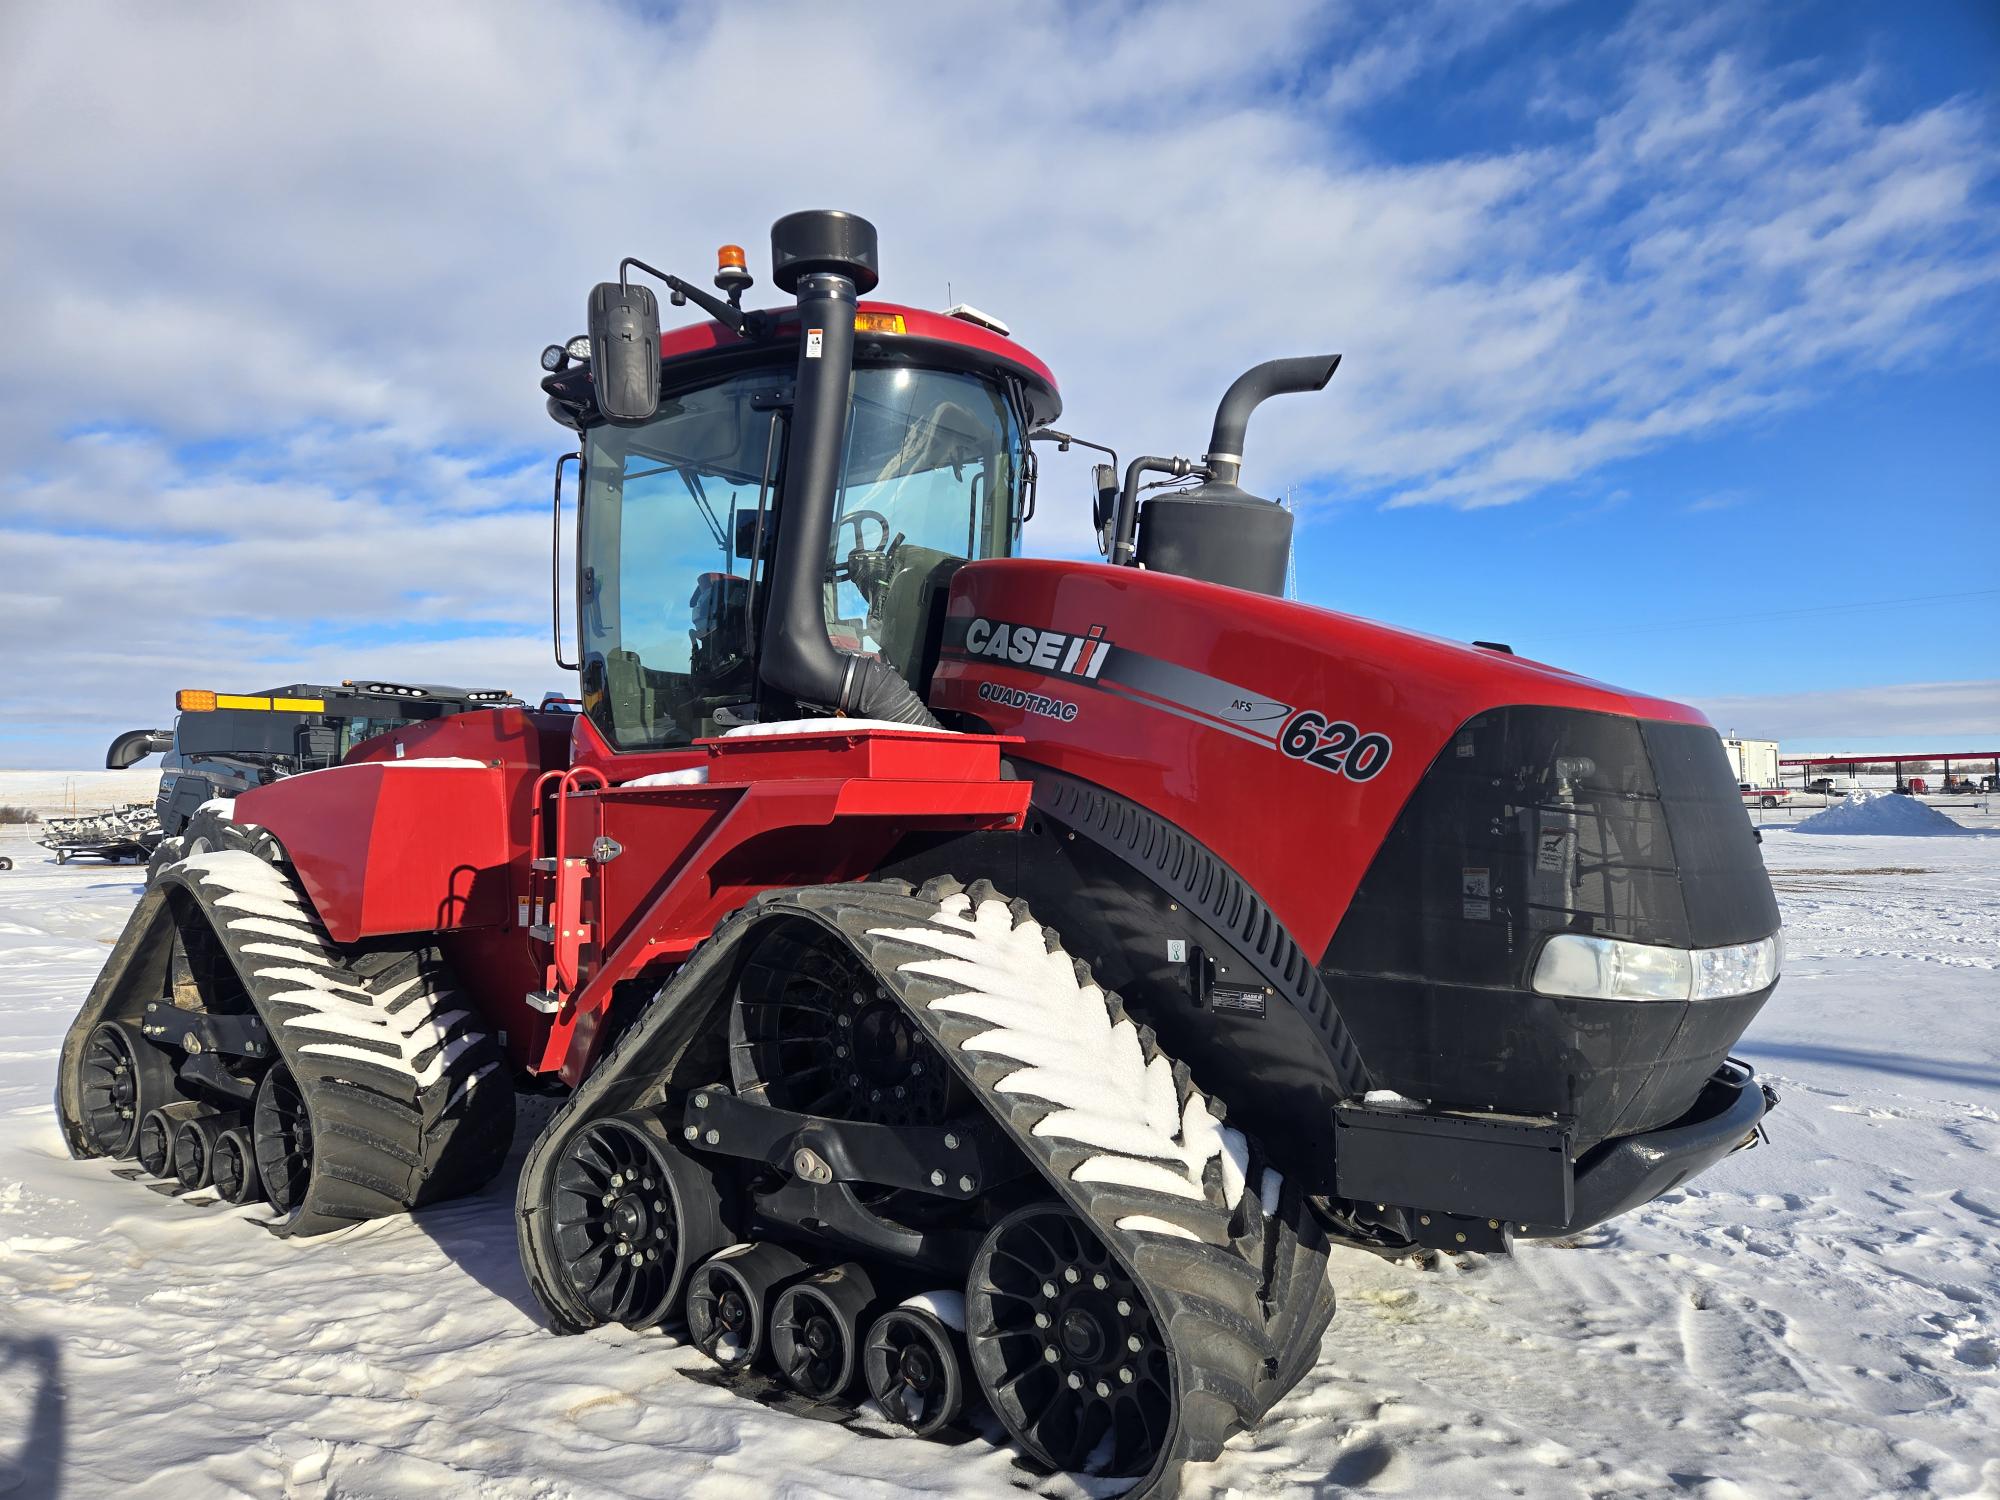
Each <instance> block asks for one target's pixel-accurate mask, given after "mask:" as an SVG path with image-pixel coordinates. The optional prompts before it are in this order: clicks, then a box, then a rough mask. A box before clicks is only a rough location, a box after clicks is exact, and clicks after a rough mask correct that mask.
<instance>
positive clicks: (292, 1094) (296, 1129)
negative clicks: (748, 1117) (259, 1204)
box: [250, 1063, 313, 1216]
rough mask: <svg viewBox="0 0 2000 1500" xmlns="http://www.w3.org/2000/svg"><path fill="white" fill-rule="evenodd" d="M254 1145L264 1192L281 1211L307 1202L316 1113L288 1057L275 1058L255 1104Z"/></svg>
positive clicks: (294, 1210) (252, 1121)
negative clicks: (288, 1064)
mask: <svg viewBox="0 0 2000 1500" xmlns="http://www.w3.org/2000/svg"><path fill="white" fill-rule="evenodd" d="M250 1146H251V1153H252V1154H253V1155H254V1156H255V1157H256V1159H257V1176H258V1178H259V1179H260V1180H261V1181H262V1182H263V1184H264V1195H265V1197H267V1198H269V1199H270V1200H271V1206H272V1207H273V1208H275V1209H276V1210H277V1211H278V1212H279V1214H280V1215H284V1216H289V1215H292V1214H296V1213H297V1212H299V1210H300V1209H301V1208H303V1207H304V1206H305V1201H306V1189H307V1187H308V1186H310V1184H311V1182H312V1163H313V1133H312V1117H311V1115H309V1114H308V1113H307V1111H306V1097H305V1094H304V1093H303V1092H301V1090H300V1089H299V1085H298V1081H297V1080H296V1079H294V1078H293V1077H292V1072H291V1069H289V1068H287V1067H286V1066H285V1065H284V1064H283V1063H273V1064H272V1065H271V1067H270V1069H269V1071H267V1072H266V1073H265V1074H264V1078H263V1081H262V1082H260V1083H259V1084H258V1085H257V1097H256V1100H255V1102H254V1103H252V1105H251V1106H250Z"/></svg>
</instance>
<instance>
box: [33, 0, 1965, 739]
mask: <svg viewBox="0 0 2000 1500" xmlns="http://www.w3.org/2000/svg"><path fill="white" fill-rule="evenodd" d="M820 14H821V13H820V12H818V11H816V10H815V9H814V8H812V7H809V6H804V5H800V6H796V7H793V6H786V5H782V4H780V5H770V6H759V7H706V6H687V7H672V6H660V5H646V6H644V7H637V8H635V7H630V6H623V5H619V4H613V3H608V0H594V3H582V4H577V5H573V6H568V7H562V8H554V7H545V6H537V5H531V4H527V3H525V0H524V3H519V4H509V3H493V4H481V5H476V6H475V5H470V4H467V5H438V6H430V7H423V8H420V9H419V8H410V7H403V6H392V5H388V4H380V5H370V4H358V5H354V6H343V7H326V8H313V9H310V10H308V9H303V8H302V9H298V10H279V9H277V8H269V9H265V8H256V9H252V10H247V11H246V10H244V9H242V8H240V7H233V6H220V5H215V6H205V5H199V4H190V5H186V6H175V7H152V8H145V9H139V10H135V9H132V8H129V7H118V8H116V9H111V8H100V7H97V6H94V5H91V4H88V3H79V4H66V5H61V6H56V5H49V6H43V7H19V8H10V9H9V10H8V12H7V15H6V18H5V19H4V20H0V131H4V132H5V135H6V138H7V139H8V140H9V141H11V142H25V143H27V146H28V149H25V150H19V149H17V150H10V151H9V152H8V153H6V154H5V158H4V160H0V210H4V211H0V326H5V327H7V328H8V329H9V330H10V331H11V332H12V334H13V346H14V348H15V350H16V351H17V357H16V358H15V359H13V360H11V361H9V362H8V366H7V368H6V369H5V370H0V556H4V559H5V561H6V564H7V566H6V567H5V568H4V569H0V619H5V620H6V621H7V622H8V623H7V626H6V629H7V631H8V634H9V637H10V641H11V643H13V644H15V645H16V647H17V649H15V650H13V651H9V652H6V653H0V766H84V765H89V764H92V763H95V762H96V761H97V759H98V758H99V756H100V755H101V751H102V746H103V744H104V742H105V740H106V739H107V738H108V736H109V734H110V733H111V732H114V731H116V730H118V729H123V728H127V727H131V726H132V725H136V724H142V723H153V722H163V721H164V719H165V717H166V715H167V713H168V711H169V703H170V695H171V691H172V689H173V688H174V687H176V686H182V685H200V686H216V687H222V688H231V687H238V688H240V687H250V686H256V685H262V684H266V683H270V682H277V681H283V680H288V679H292V678H300V677H313V676H319V675H324V674H331V675H332V676H334V677H342V676H350V675H357V674H360V673H364V672H365V673H368V674H371V675H383V676H405V677H420V678H426V679H431V680H458V681H469V682H474V683H477V684H498V685H506V686H511V687H513V688H515V689H516V690H517V691H525V692H535V691H539V690H540V689H541V688H543V687H545V686H556V685H560V683H561V678H560V677H559V676H558V675H557V674H556V672H555V671H554V669H553V667H552V665H550V663H549V656H548V648H547V644H546V642H547V630H548V623H547V622H548V600H547V592H546V590H547V582H546V580H547V564H548V555H547V545H548V542H547V521H546V504H547V498H546V497H547V474H548V465H549V463H550V462H551V461H552V459H553V457H554V455H555V454H556V453H557V452H558V451H559V449H560V447H561V446H562V445H561V443H560V441H559V433H558V431H557V429H555V428H554V427H553V426H552V425H551V424H550V423H548V421H547V420H546V418H545V417H544V416H543V415H542V412H541V398H540V393H539V392H538V391H537V390H536V388H535V381H536V378H537V376H538V374H539V372H538V370H537V369H536V368H535V363H534V361H535V355H536V353H537V351H538V350H539V349H540V348H541V346H542V345H543V344H544V343H547V342H549V341H551V340H553V339H561V338H564V337H567V336H568V335H569V334H571V333H574V332H576V331H578V327H579V326H580V324H581V307H580V303H581V300H582V298H583V295H584V293H585V291H586V290H587V289H588V287H589V285H590V284H591V283H592V282H594V281H596V280H598V279H600V278H601V277H603V276H604V275H606V274H608V273H609V271H610V270H611V268H612V267H613V266H615V264H616V260H617V257H618V256H620V255H622V254H627V253H631V254H639V255H643V256H645V257H646V258H647V259H650V260H654V261H655V262H664V263H666V264H669V265H673V266H677V267H680V268H682V269H683V270H684V271H685V272H689V273H699V272H701V271H702V270H703V269H704V268H705V266H706V264H707V261H708V256H709V254H710V252H711V249H712V247H713V245H714V244H715V243H717V242H719V241H721V240H724V239H730V240H736V241H739V242H742V243H744V244H746V245H750V246H752V247H761V245H762V243H763V241H764V237H765V236H764V231H765V228H766V226H767V225H768V224H769V222H770V221H771V219H773V218H774V217H776V216H777V215H778V214H779V213H781V212H784V211H787V210H789V209H792V208H796V207H800V206H806V205H816V204H838V205H840V206H845V207H850V208H853V209H855V210H857V211H860V212H862V213H865V214H867V215H869V216H870V217H871V218H873V219H874V220H875V221H876V222H877V223H878V225H880V227H881V229H882V233H883V246H884V261H885V283H884V287H883V294H884V295H885V296H890V297H894V298H897V299H898V300H905V301H910V302H914V303H917V304H919V305H942V304H943V302H944V301H945V296H946V287H947V285H949V286H950V287H951V295H952V296H953V297H954V298H957V299H961V300H967V301H971V302H973V303H976V304H978V305H980V306H982V307H987V308H990V309H991V310H993V311H995V312H997V313H999V314H1000V315H1001V316H1003V317H1006V318H1007V319H1008V320H1009V321H1010V322H1011V323H1012V324H1013V325H1014V327H1015V329H1016V331H1017V333H1018V334H1019V335H1020V336H1021V337H1022V338H1023V340H1024V341H1025V342H1027V343H1028V344H1030V346H1031V347H1034V348H1035V349H1036V350H1037V351H1038V352H1040V353H1042V354H1043V355H1044V356H1045V357H1046V358H1048V360H1049V361H1050V363H1051V364H1052V365H1053V366H1054V367H1055V369H1056V371H1057V374H1058V376H1059V378H1060V379H1061V381H1062V384H1063V388H1064V393H1065V398H1066V401H1067V404H1068V409H1067V411H1066V413H1065V416H1064V423H1063V425H1065V426H1067V427H1070V428H1071V429H1072V430H1075V431H1077V432H1079V433H1084V434H1088V435H1091V436H1095V437H1099V438H1102V439H1105V440H1108V441H1111V442H1113V443H1115V444H1116V445H1118V446H1119V447H1120V448H1121V449H1123V450H1124V451H1126V452H1127V453H1131V452H1136V451H1148V452H1176V451H1179V452H1187V453H1198V452H1199V451H1200V448H1201V445H1202V442H1203V439H1204V438H1205V436H1206V431H1207V418H1208V415H1209V413H1210V411H1211V410H1212V406H1213V403H1214V400H1215V399H1216V396H1217V395H1218V394H1219V393H1220V391H1221V389H1222V387H1223V386H1224V385H1225V384H1226V383H1227V382H1228V380H1229V378H1230V377H1231V376H1233V375H1234V374H1235V373H1236V372H1237V371H1238V370H1240V369H1241V368H1243V367H1245V366H1247V365H1248V364H1250V363H1253V362H1255V361H1256V360H1258V359H1262V358H1267V357H1270V356H1272V355H1276V354H1288V353H1302V352H1310V351H1316V350H1319V349H1329V350H1340V351H1341V352H1343V353H1344V355H1345V356H1346V359H1345V363H1344V364H1343V366H1342V368H1341V371H1340V373H1339V374H1338V375H1337V376H1336V377H1335V380H1334V382H1333V384H1332V385H1331V386H1330V387H1329V389H1328V390H1327V392H1326V393H1325V394H1324V395H1322V396H1319V397H1315V398H1310V399H1307V398H1290V399H1288V400H1286V401H1283V402H1277V403H1273V404H1272V405H1271V406H1270V407H1268V408H1266V409H1265V411H1264V412H1262V413H1260V414H1259V416H1258V418H1257V420H1256V423H1255V424H1254V425H1253V427H1252V432H1251V442H1250V448H1249V463H1248V465H1247V467H1246V470H1245V475H1244V478H1245V482H1246V483H1247V484H1248V485H1250V486H1251V487H1252V488H1255V489H1259V490H1262V491H1264V492H1266V493H1273V492H1282V491H1287V490H1289V491H1291V492H1292V493H1293V494H1294V496H1295V498H1296V500H1297V502H1298V504H1299V507H1300V511H1301V522H1302V524H1301V531H1300V570H1299V571H1300V578H1301V594H1302V596H1303V597H1305V598H1306V599H1308V600H1310V601H1312V602H1316V603H1324V604H1327V605H1331V606H1333V607H1337V608H1343V609H1351V610H1354V611H1357V612H1360V613H1365V614H1370V615H1374V616H1377V617H1380V618H1384V619H1388V620H1392V621H1396V622H1399V623H1406V624H1409V625H1413V626H1417V627H1419V628H1423V629H1427V630H1432V631H1436V632H1439V633H1442V634H1447V635H1452V636H1457V637H1461V638H1471V637H1480V638H1486V639H1501V640H1507V641H1510V642H1512V643H1513V644H1514V645H1515V646H1516V647H1517V648H1519V649H1521V650H1522V651H1524V652H1528V653H1531V654H1535V655H1540V656H1543V657H1545V658H1547V659H1549V660H1553V661H1557V662H1559V663H1562V664H1564V665H1566V666H1570V667H1573V668H1575V669H1577V670H1581V671H1585V672H1589V673H1592V674H1594V675H1598V676H1603V677H1606V678H1609V679H1612V680H1615V681H1619V682H1622V683H1626V684H1628V685H1630V686H1634V687H1639V688H1644V689H1648V690H1652V691H1657V692H1661V693H1664V694H1667V695H1670V696H1676V697H1681V698H1685V699H1688V700H1690V701H1693V702H1695V703H1697V704H1700V705H1702V706H1703V707H1704V708H1705V709H1707V710H1708V711H1709V712H1710V714H1711V716H1712V717H1713V718H1715V719H1716V721H1717V722H1718V723H1719V724H1721V725H1723V726H1724V727H1734V728H1736V729H1739V730H1741V731H1742V732H1744V733H1747V734H1769V735H1773V736H1777V737H1780V738H1783V739H1784V740H1786V741H1787V742H1788V743H1790V744H1793V745H1795V746H1798V747H1800V748H1825V749H1831V748H1839V747H1844V746H1851V747H1855V748H1873V747H1876V746H1887V745H1891V744H1896V743H1904V744H1907V743H1909V742H1911V741H1912V740H1922V741H1924V744H1923V745H1921V746H1919V747H1918V748H1957V747H1958V746H1960V745H1968V746H1969V745H1970V742H1971V741H1972V740H1979V741H1982V742H1993V741H2000V650H1996V647H1995V641H1996V639H1997V638H2000V628H1997V627H2000V592H1997V591H2000V577H1996V572H2000V570H1996V569H1995V567H1994V559H1995V557H1996V555H2000V554H1997V552H1996V541H2000V525H1996V523H1995V520H1994V517H1995V515H1996V514H2000V503H1996V501H2000V494H1996V490H2000V478H1996V475H2000V462H1996V460H2000V439H1996V437H1995V435H1994V432H1995V429H1996V428H2000V423H1996V422H1995V421H1994V420H1993V418H1992V415H1991V414H1992V413H1993V412H1995V411H2000V359H1997V358H1996V355H1995V353H1994V352H1993V349H1992V346H1991V333H1992V330H1993V329H1994V328H1995V326H1996V325H2000V319H1996V316H1995V314H1996V312H2000V183H1996V181H1995V176H1996V167H2000V151H1997V150H1996V149H1995V148H1996V145H2000V129H1996V111H2000V99H1996V97H1995V93H1996V88H1995V85H1996V81H2000V12H1996V11H1995V9H1994V8H1993V7H1992V6H1991V5H1990V4H1986V3H1983V0H1934V3H1927V4H1924V5H1920V6H1914V7H1904V8H1900V9H1898V10H1895V11H1893V12H1891V11H1885V10H1883V9H1881V8H1879V7H1871V6H1865V5H1860V4H1839V5H1835V4H1803V3H1795V4H1773V5H1768V6H1761V7H1756V8H1749V7H1735V6H1716V7H1713V8H1708V9H1703V8H1701V7H1697V6H1692V5H1683V4H1676V5H1648V4H1611V3H1595V0H1591V3H1585V0H1576V3H1558V0H1486V3H1478V4H1470V3H1468V4H1444V3H1431V4H1422V3H1418V4H1397V5H1389V4H1315V5H1304V4H1293V3H1288V0H1247V3H1244V4H1239V5H1232V6H1227V7H1223V6H1213V5H1199V4H1178V5H1175V4H1169V5H1155V6H1147V7H1137V6H1112V5H1063V4H1055V3H1043V4H1028V5H1024V6H1021V7H1011V8H1009V7H979V8H955V7H935V6H919V5H914V4H911V5H883V6H875V7H869V8H867V10H866V11H865V12H862V11H856V12H853V13H850V14H849V15H848V16H847V17H846V22H845V25H844V27H843V29H842V30H841V31H840V32H839V33H838V34H835V35H832V36H825V35H824V28H823V26H819V25H818V23H817V22H816V21H815V19H814V18H815V17H816V16H818V15H820ZM808 26H812V27H815V28H816V30H815V34H816V35H821V36H822V37H823V45H824V47H825V49H826V50H825V51H824V52H823V53H819V54H815V55H812V56H808V55H807V53H806V52H804V51H803V50H802V49H799V48H798V47H797V46H796V45H795V40H796V37H797V36H798V35H799V33H800V30H801V28H803V27H808ZM80 56H89V57H90V58H91V59H92V66H91V67H90V68H88V69H78V68H77V67H76V66H75V59H76V58H77V57H80ZM746 60H747V63H748V65H746ZM745 80H754V82H746V81H745ZM762 259H763V253H762V251H761V249H753V254H752V263H753V269H757V270H759V271H760V273H761V270H762V267H761V265H760V262H761V261H762ZM1086 474H1087V470H1086V468H1085V466H1084V465H1083V464H1080V463H1079V464H1074V465H1063V464H1055V465H1052V466H1051V472H1049V473H1048V474H1047V476H1046V479H1045V484H1044V498H1043V505H1042V512H1043V514H1042V517H1041V519H1040V520H1038V522H1037V524H1036V526H1035V527H1034V528H1032V529H1031V532H1030V540H1031V545H1032V546H1033V547H1034V548H1035V550H1040V551H1045V552H1046V551H1053V552H1078V551H1080V550H1082V549H1085V548H1087V547H1088V545H1089V544H1088V541H1087V523H1086V522H1085V520H1084V516H1085V514H1086V512H1087V500H1086V498H1085V490H1084V482H1085V479H1086ZM1981 747H1983V744H1982V746H1981ZM1975 748H1977V747H1975Z"/></svg>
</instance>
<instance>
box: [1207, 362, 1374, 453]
mask: <svg viewBox="0 0 2000 1500" xmlns="http://www.w3.org/2000/svg"><path fill="white" fill-rule="evenodd" d="M1339 368H1340V356H1339V355H1338V354H1306V355H1301V356H1299V357H1298V358H1297V359H1269V360H1266V361H1264V363H1263V364H1261V365H1252V366H1251V367H1250V368H1249V369H1247V370H1245V371H1244V372H1243V373H1242V374H1241V375H1238V376H1237V377H1236V379H1235V380H1234V381H1233V382H1232V383H1231V384H1230V387H1229V389H1228V390H1226V391H1224V392H1223V393H1222V404H1221V405H1220V406H1218V407H1216V409H1215V430H1214V431H1212V432H1211V433H1210V434H1209V436H1208V453H1207V454H1206V456H1204V457H1203V459H1202V463H1203V465H1204V466H1205V467H1206V468H1207V469H1208V477H1209V479H1210V480H1211V481H1212V482H1214V483H1216V484H1234V483H1236V478H1237V476H1238V475H1239V474H1241V473H1242V472H1243V435H1244V433H1245V432H1247V431H1248V430H1249V427H1250V413H1251V412H1253V411H1255V410H1256V409H1257V408H1258V407H1259V406H1261V405H1262V404H1263V403H1264V402H1266V401H1268V400H1270V399H1271V397H1273V396H1292V395H1306V394H1309V393H1310V392H1313V391H1323V390H1325V389H1326V383H1327V382H1328V381H1329V380H1331V379H1333V372H1334V371H1335V370H1337V369H1339Z"/></svg>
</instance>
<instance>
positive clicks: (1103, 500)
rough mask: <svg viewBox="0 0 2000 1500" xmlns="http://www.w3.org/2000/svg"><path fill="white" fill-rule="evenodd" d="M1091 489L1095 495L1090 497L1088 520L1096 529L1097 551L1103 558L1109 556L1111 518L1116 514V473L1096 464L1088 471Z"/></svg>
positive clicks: (1103, 465) (1108, 465) (1104, 465)
mask: <svg viewBox="0 0 2000 1500" xmlns="http://www.w3.org/2000/svg"><path fill="white" fill-rule="evenodd" d="M1090 479H1091V487H1092V488H1093V489H1094V490H1095V491H1096V493H1095V494H1094V495H1093V496H1092V497H1091V504H1090V519H1091V522H1092V524H1093V525H1094V526H1095V527H1096V528H1097V550H1098V551H1100V552H1102V553H1103V554H1104V555H1105V556H1107V557H1109V556H1110V555H1111V543H1110V541H1109V537H1110V531H1109V529H1108V528H1109V527H1110V525H1111V521H1112V518H1113V517H1114V516H1116V515H1117V514H1118V471H1117V470H1116V469H1115V468H1113V467H1112V466H1111V465H1110V464H1097V465H1094V466H1093V467H1092V468H1091V471H1090Z"/></svg>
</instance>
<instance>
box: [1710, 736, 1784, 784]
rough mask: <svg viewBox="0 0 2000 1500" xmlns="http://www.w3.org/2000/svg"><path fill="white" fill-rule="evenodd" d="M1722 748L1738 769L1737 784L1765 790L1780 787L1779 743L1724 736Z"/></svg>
mask: <svg viewBox="0 0 2000 1500" xmlns="http://www.w3.org/2000/svg"><path fill="white" fill-rule="evenodd" d="M1722 748H1723V750H1724V751H1725V752H1727V754H1728V756H1729V763H1730V764H1731V765H1732V766H1734V767H1735V768H1736V784H1737V785H1738V786H1745V787H1750V788H1753V789H1755V790H1759V791H1761V790H1763V789H1764V788H1765V787H1775V786H1776V785H1778V742H1777V741H1776V740H1742V739H1737V738H1736V737H1735V736H1734V735H1728V734H1725V735H1723V736H1722Z"/></svg>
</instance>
